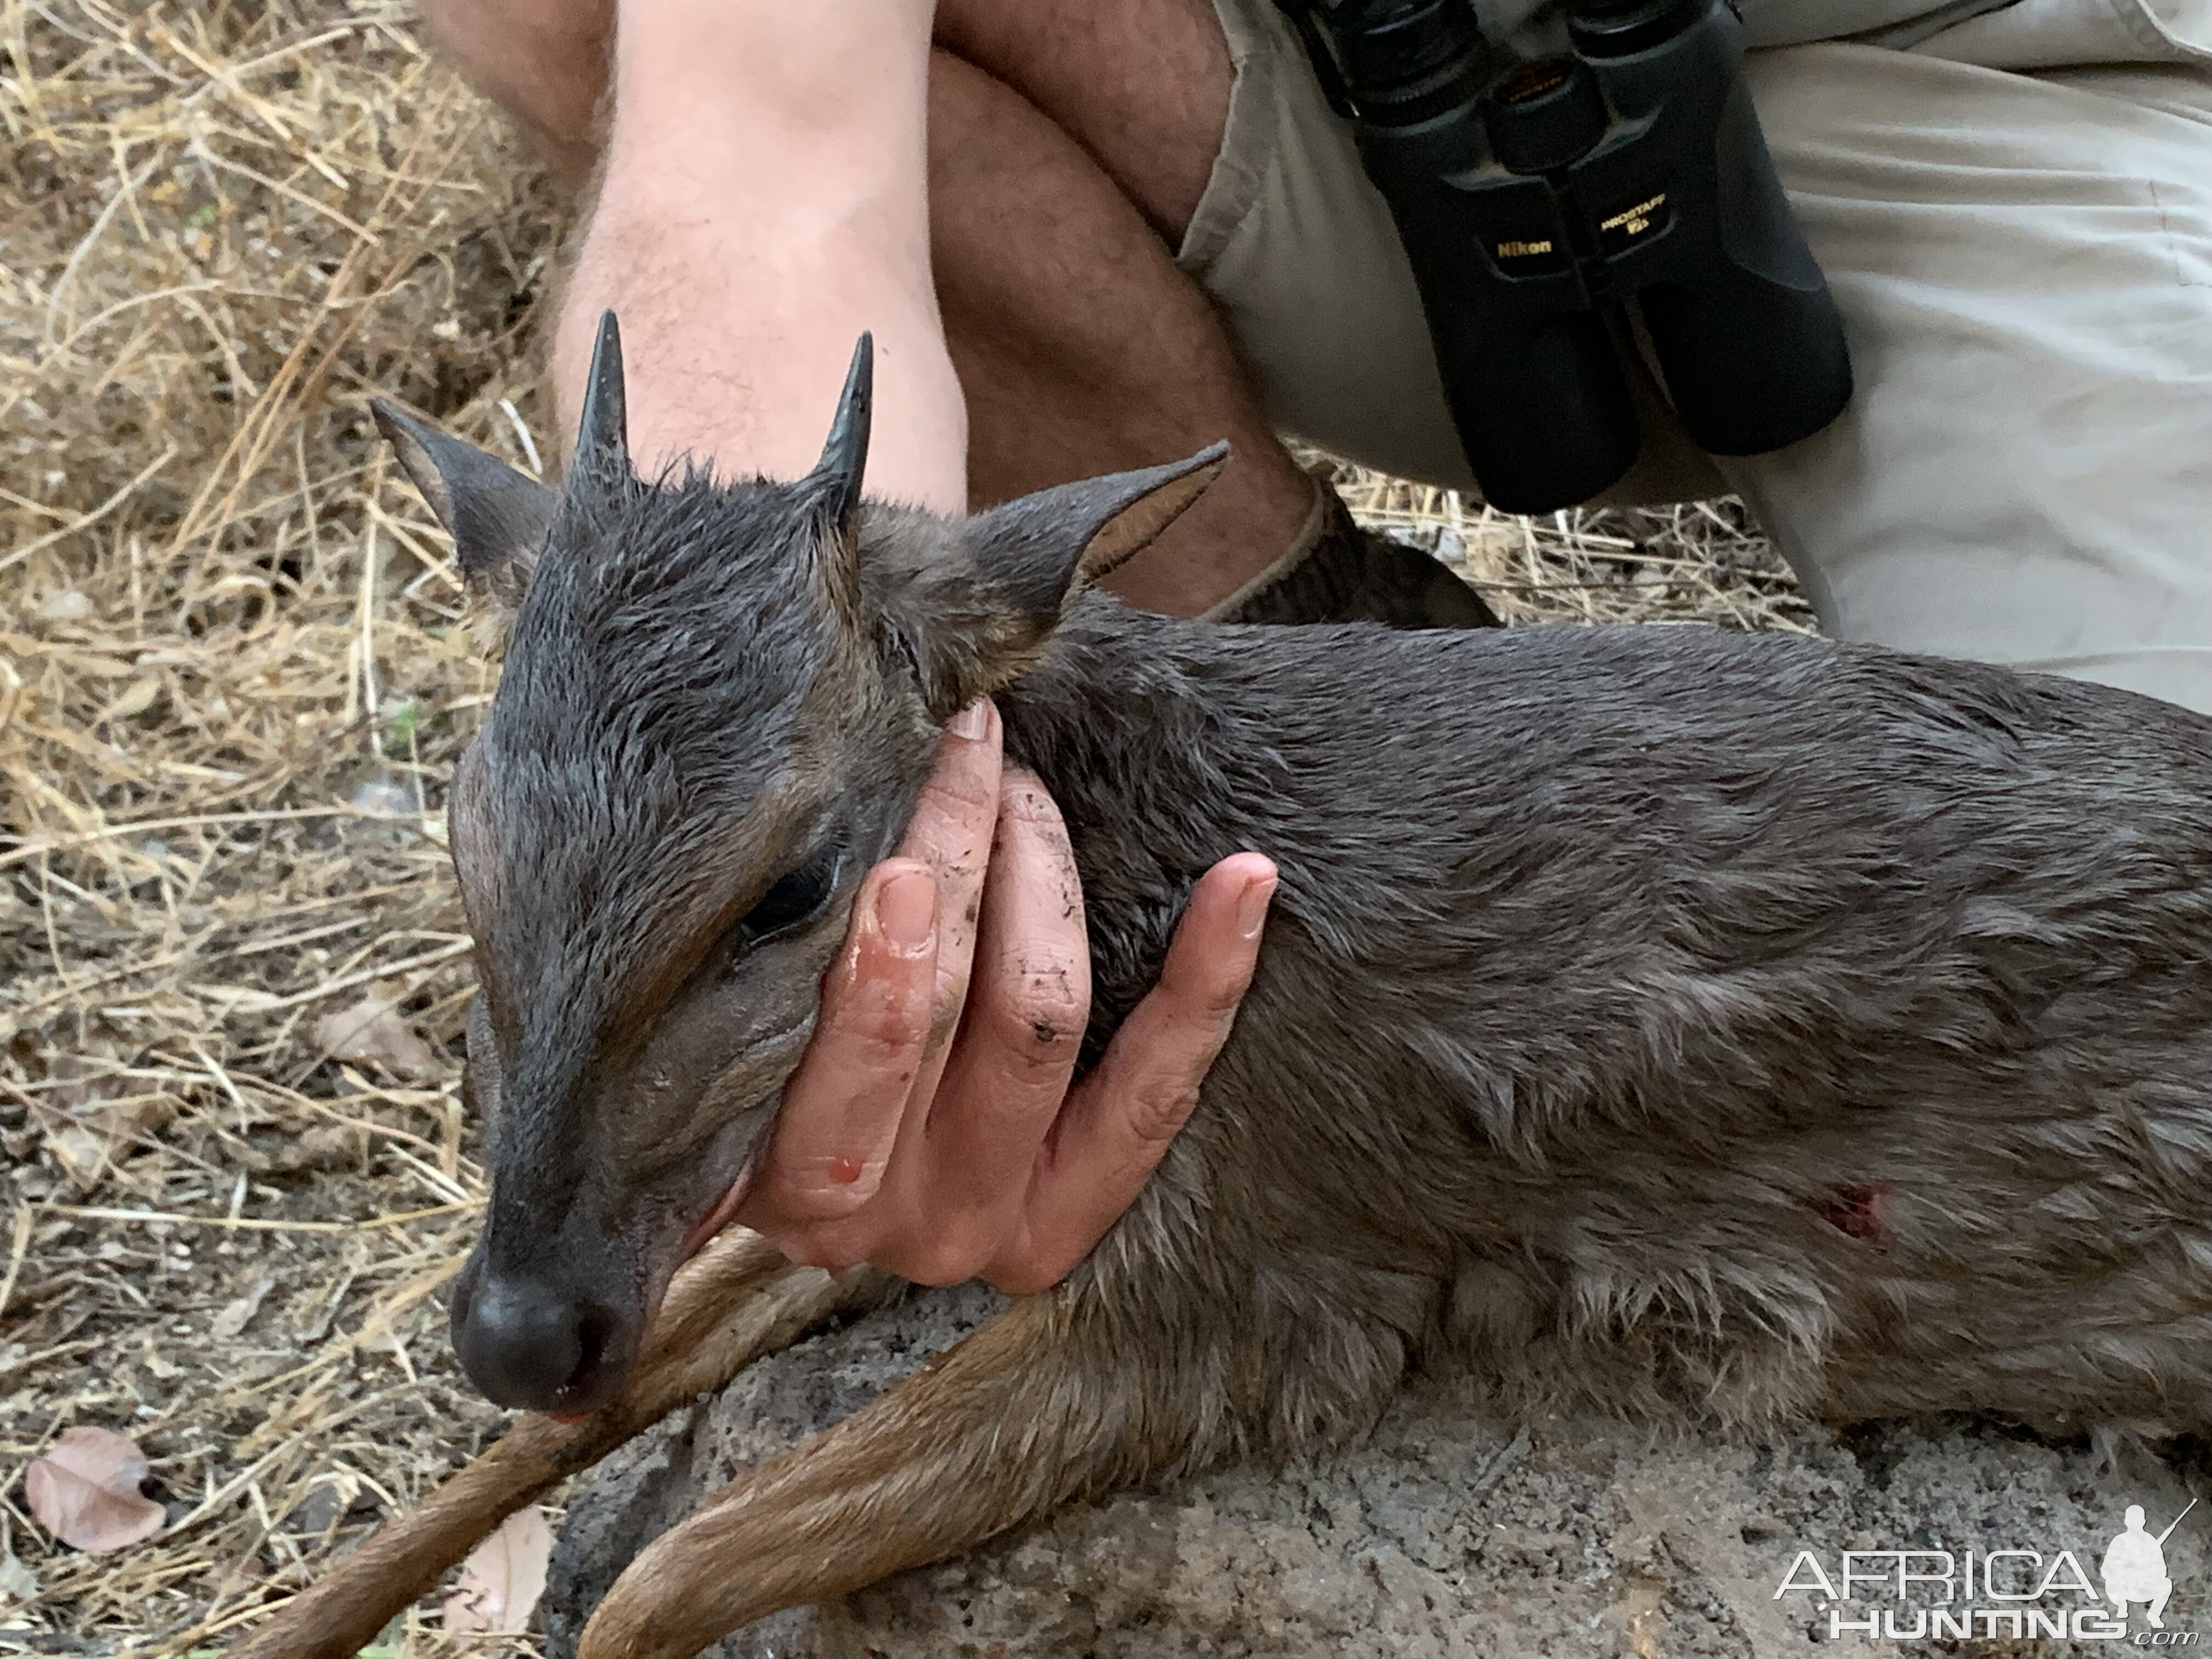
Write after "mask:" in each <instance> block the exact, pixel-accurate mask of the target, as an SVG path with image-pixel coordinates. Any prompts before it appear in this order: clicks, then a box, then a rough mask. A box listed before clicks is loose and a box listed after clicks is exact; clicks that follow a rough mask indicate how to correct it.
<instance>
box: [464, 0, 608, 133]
mask: <svg viewBox="0 0 2212 1659" xmlns="http://www.w3.org/2000/svg"><path fill="white" fill-rule="evenodd" d="M422 11H423V17H424V20H425V21H427V22H428V25H429V30H430V33H431V36H432V38H433V39H434V40H436V41H437V42H438V44H439V45H440V46H442V47H443V48H444V49H445V51H446V52H447V53H448V54H449V55H450V56H451V57H452V58H453V60H454V62H455V63H456V64H458V65H459V68H460V70H461V72H462V74H464V75H465V76H467V77H468V79H469V82H470V83H471V85H473V86H475V87H476V88H477V89H478V90H479V91H481V92H482V93H483V94H484V95H485V96H487V97H489V98H490V99H491V100H494V101H495V102H496V103H498V104H499V105H501V106H502V107H503V108H505V109H506V110H507V112H508V113H509V114H510V115H513V117H514V118H516V119H518V120H520V121H521V122H523V123H524V124H525V125H527V126H529V127H531V128H533V129H535V130H536V131H538V132H539V133H540V134H542V135H544V136H545V137H548V138H550V139H551V140H553V141H554V142H555V143H557V144H560V145H563V146H568V145H575V144H580V143H583V142H584V141H585V140H586V138H587V137H588V136H589V133H590V130H591V125H592V115H593V112H594V111H595V109H596V108H597V106H598V105H599V99H600V97H601V95H602V94H603V93H604V91H605V84H606V66H607V43H608V40H609V38H610V36H611V32H612V29H613V25H614V0H423V6H422Z"/></svg>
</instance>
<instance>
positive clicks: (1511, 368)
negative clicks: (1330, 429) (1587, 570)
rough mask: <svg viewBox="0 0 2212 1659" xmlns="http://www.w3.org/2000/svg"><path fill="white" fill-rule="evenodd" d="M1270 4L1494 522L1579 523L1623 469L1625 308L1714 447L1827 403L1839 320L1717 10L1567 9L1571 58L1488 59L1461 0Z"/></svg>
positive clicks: (1843, 387)
mask: <svg viewBox="0 0 2212 1659" xmlns="http://www.w3.org/2000/svg"><path fill="white" fill-rule="evenodd" d="M1281 3H1282V5H1283V7H1284V9H1285V11H1286V12H1287V13H1288V14H1289V15H1290V16H1291V19H1292V21H1294V22H1296V23H1297V26H1298V28H1299V32H1300V34H1301V36H1302V37H1303V38H1304V42H1305V45H1306V48H1307V51H1308V52H1309V54H1310V56H1311V57H1312V58H1313V60H1314V65H1315V69H1316V73H1317V74H1318V75H1319V76H1320V78H1321V81H1322V88H1323V89H1324V91H1326V92H1327V93H1328V97H1329V100H1330V103H1331V105H1332V106H1334V108H1335V109H1336V110H1337V112H1339V113H1340V114H1341V115H1343V116H1345V117H1346V118H1347V119H1349V120H1351V121H1352V123H1353V124H1354V136H1355V137H1356V138H1357V140H1358V145H1359V152H1360V157H1361V160H1362V161H1363V163H1364V166H1365V167H1366V170H1367V173H1368V176H1369V177H1370V178H1371V179H1373V180H1374V181H1375V184H1376V187H1377V188H1379V189H1380V190H1381V191H1382V192H1383V197H1385V198H1386V199H1387V200H1388V201H1389V204H1390V211H1391V214H1392V216H1393V217H1394V218H1395V220H1396V222H1397V225H1398V233H1399V235H1400V237H1401V239H1402V240H1403V241H1404V243H1405V245H1406V252H1407V256H1408V258H1410V259H1411V260H1412V263H1413V276H1414V279H1415V281H1416V283H1418V284H1419V289H1420V294H1421V303H1422V307H1423V309H1424V310H1425V313H1427V318H1428V325H1429V332H1430V335H1431V338H1432V339H1433V341H1434V342H1435V345H1436V354H1437V367H1438V368H1439V369H1440V370H1441V371H1442V372H1443V383H1444V391H1445V394H1446V397H1447V398H1448V399H1449V403H1450V405H1451V413H1452V420H1453V422H1454V423H1455V426H1456V427H1457V428H1458V430H1459V438H1460V445H1461V447H1462V449H1463V450H1465V452H1466V454H1467V459H1468V465H1470V466H1471V467H1472V468H1473V469H1474V476H1475V479H1476V481H1477V482H1478V483H1480V485H1481V486H1482V490H1483V494H1484V495H1485V496H1486V498H1487V499H1488V500H1489V501H1491V503H1492V505H1494V506H1496V507H1499V508H1501V509H1503V510H1504V511H1507V512H1513V513H1547V512H1551V511H1553V510H1554V509H1556V508H1559V507H1568V506H1572V505H1574V504H1575V503H1577V502H1579V501H1588V500H1589V498H1590V497H1592V496H1593V495H1598V494H1599V493H1601V491H1603V490H1604V489H1607V488H1608V487H1609V486H1611V485H1613V484H1614V483H1618V482H1619V481H1620V478H1621V477H1623V476H1624V475H1625V474H1626V472H1627V471H1628V470H1629V468H1630V467H1631V466H1632V465H1634V464H1635V461H1636V457H1637V453H1638V448H1639V447H1640V444H1641V435H1640V434H1639V432H1638V427H1637V419H1636V412H1635V408H1634V405H1633V404H1632V401H1631V398H1630V394H1629V389H1628V383H1627V380H1626V377H1625V375H1624V374H1623V371H1622V368H1621V362H1620V357H1619V356H1617V355H1616V351H1615V343H1614V335H1613V329H1614V328H1615V326H1616V325H1626V326H1632V321H1631V316H1630V314H1629V313H1638V314H1640V317H1641V320H1642V325H1643V333H1644V339H1645V340H1646V341H1648V343H1649V345H1650V351H1651V355H1652V356H1653V357H1654V358H1655V359H1656V362H1657V365H1658V369H1659V374H1660V378H1661V380H1662V381H1663V383H1664V386H1665V390H1666V392H1667V395H1668V398H1669V399H1670V400H1671V401H1672V403H1673V404H1674V410H1675V412H1676V413H1677V414H1678V415H1679V416H1680V418H1681V421H1682V424H1683V426H1684V428H1686V430H1687V431H1688V433H1689V435H1690V436H1691V437H1692V439H1693V440H1695V441H1696V442H1697V443H1698V444H1699V445H1700V446H1701V447H1704V448H1705V449H1706V450H1708V451H1710V452H1711V453H1714V454H1719V455H1755V454H1761V453H1765V452H1766V451H1769V450H1773V449H1779V448H1781V447H1784V445H1786V444H1791V443H1795V442H1796V441H1798V440H1799V439H1801V438H1805V437H1808V436H1810V435H1812V434H1814V433H1815V432H1817V431H1819V430H1820V428H1822V427H1824V426H1826V425H1827V424H1828V422H1831V421H1832V420H1833V419H1835V417H1836V416H1838V414H1840V413H1841V412H1842V411H1843V408H1844V404H1846V403H1848V402H1849V401H1850V395H1851V369H1850V355H1849V352H1848V350H1847V349H1846V348H1845V345H1844V330H1843V322H1842V319H1840V318H1839V317H1838V315H1837V313H1836V307H1835V301H1834V300H1833V299H1832V297H1831V296H1830V295H1829V293H1828V288H1827V283H1826V280H1825V279H1824V278H1823V277H1822V276H1821V275H1820V266H1819V264H1817V263H1816V262H1815V261H1814V258H1813V253H1812V250H1811V249H1810V248H1808V246H1806V245H1805V239H1804V236H1803V235H1802V234H1801V233H1800V232H1799V230H1798V228H1797V224H1796V220H1795V219H1794V218H1793V217H1792V216H1791V215H1790V204H1789V203H1788V201H1787V200H1786V199H1785V198H1784V196H1783V193H1782V185H1781V183H1780V181H1779V180H1778V179H1777V178H1776V177H1775V174H1774V164H1773V162H1772V161H1771V159H1770V158H1769V157H1768V155H1767V153H1766V141H1765V137H1764V136H1763V135H1762V134H1761V133H1760V131H1759V119H1758V117H1757V116H1756V115H1755V114H1753V111H1752V106H1751V99H1750V96H1749V94H1748V93H1747V90H1746V89H1745V86H1744V81H1743V28H1742V26H1741V23H1739V22H1738V21H1736V17H1735V13H1734V12H1733V11H1732V10H1730V9H1729V6H1728V5H1727V4H1726V3H1725V0H1569V7H1568V12H1567V33H1568V39H1569V40H1570V41H1571V44H1572V46H1573V51H1572V52H1571V53H1570V54H1565V55H1562V56H1559V57H1554V58H1541V59H1538V60H1536V61H1534V62H1527V63H1516V64H1504V65H1501V64H1500V63H1499V61H1498V54H1496V53H1495V52H1493V51H1492V47H1491V46H1490V44H1489V43H1488V42H1487V41H1486V40H1485V39H1484V38H1483V36H1482V33H1481V31H1480V28H1479V27H1477V25H1476V21H1475V17H1474V12H1473V10H1472V9H1470V7H1469V5H1468V0H1335V3H1334V4H1328V3H1325V0H1281Z"/></svg>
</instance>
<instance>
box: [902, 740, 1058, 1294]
mask: <svg viewBox="0 0 2212 1659" xmlns="http://www.w3.org/2000/svg"><path fill="white" fill-rule="evenodd" d="M991 860H992V864H991V881H990V884H989V886H988V888H987V890H986V891H985V894H984V898H983V910H982V918H981V930H980V934H979V937H978V940H977V946H976V957H975V975H974V977H973V980H972V982H971V983H970V986H969V993H968V1012H967V1013H966V1015H965V1017H964V1018H963V1020H962V1021H961V1025H960V1031H959V1035H958V1036H957V1038H956V1039H955V1040H954V1042H953V1045H952V1050H951V1056H950V1058H949V1060H948V1061H947V1063H946V1066H945V1074H944V1079H943V1080H942V1082H941V1083H940V1084H939V1086H938V1092H937V1097H936V1098H935V1100H934V1101H933V1102H932V1103H930V1105H929V1108H928V1131H927V1140H928V1145H927V1160H926V1162H925V1163H924V1164H921V1166H919V1174H920V1175H921V1180H922V1183H923V1184H922V1185H921V1187H920V1188H918V1189H916V1190H915V1192H914V1196H913V1200H912V1203H911V1206H910V1212H913V1213H918V1214H921V1215H924V1216H927V1218H928V1220H929V1224H930V1225H929V1226H928V1227H927V1231H926V1234H925V1236H924V1237H920V1238H917V1239H915V1240H912V1241H907V1242H906V1248H905V1249H902V1251H901V1253H900V1255H899V1257H898V1259H896V1260H885V1261H884V1264H883V1265H884V1266H887V1267H892V1268H893V1270H894V1271H896V1272H897V1273H901V1274H902V1275H903V1276H905V1277H907V1278H910V1279H917V1280H919V1281H920V1282H923V1283H929V1284H947V1283H955V1282H957V1281H958V1280H960V1279H966V1278H969V1277H970V1276H971V1275H973V1274H974V1273H976V1272H977V1271H978V1270H980V1269H981V1267H983V1266H984V1265H985V1264H986V1263H987V1261H990V1260H991V1259H992V1258H993V1257H994V1255H998V1254H999V1253H1000V1252H1001V1251H1002V1250H1003V1249H1004V1248H1005V1243H1006V1237H1007V1236H1008V1235H1009V1234H1010V1233H1011V1232H1012V1230H1013V1229H1014V1227H1015V1226H1016V1225H1017V1224H1018V1221H1019V1219H1020V1217H1021V1213H1022V1206H1023V1201H1024V1194H1025V1193H1026V1191H1027V1189H1028V1187H1029V1181H1030V1168H1031V1166H1032V1165H1033V1164H1035V1163H1036V1154H1037V1149H1038V1147H1039V1146H1042V1145H1043V1143H1044V1138H1045V1135H1046V1133H1048V1131H1049V1130H1050V1128H1051V1127H1052V1123H1053V1120H1054V1118H1055V1117H1057V1116H1058V1115H1059V1113H1060V1103H1061V1101H1062V1100H1063V1099H1064V1098H1065V1097H1066V1092H1067V1081H1068V1079H1069V1078H1070V1077H1071V1076H1073V1073H1074V1070H1075V1060H1076V1055H1077V1053H1078V1052H1079V1049H1080V1048H1081V1046H1082V1041H1083V1031H1084V1026H1085V1021H1086V1020H1087V1019H1088V1018H1089V1017H1090V1012H1091V959H1090V946H1089V941H1088V940H1087V939H1086V938H1085V933H1084V926H1083V890H1082V885H1081V883H1080V881H1079V878H1078V877H1077V875H1076V870H1075V855H1074V853H1073V849H1072V848H1070V847H1069V845H1068V841H1067V826H1066V823H1063V822H1062V821H1061V819H1060V810H1059V808H1057V807H1056V806H1054V805H1053V800H1052V797H1051V796H1050V795H1049V794H1048V793H1046V791H1045V788H1044V786H1043V785H1042V784H1041V783H1040V782H1038V781H1037V780H1036V778H1035V777H1034V776H1032V775H1030V774H1029V773H1026V772H1020V771H1016V770H1013V769H1009V770H1008V771H1007V773H1006V779H1005V784H1004V787H1003V788H1002V790H1001V792H1000V808H999V834H998V840H997V842H996V845H995V846H994V849H993V851H992V854H991Z"/></svg>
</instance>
